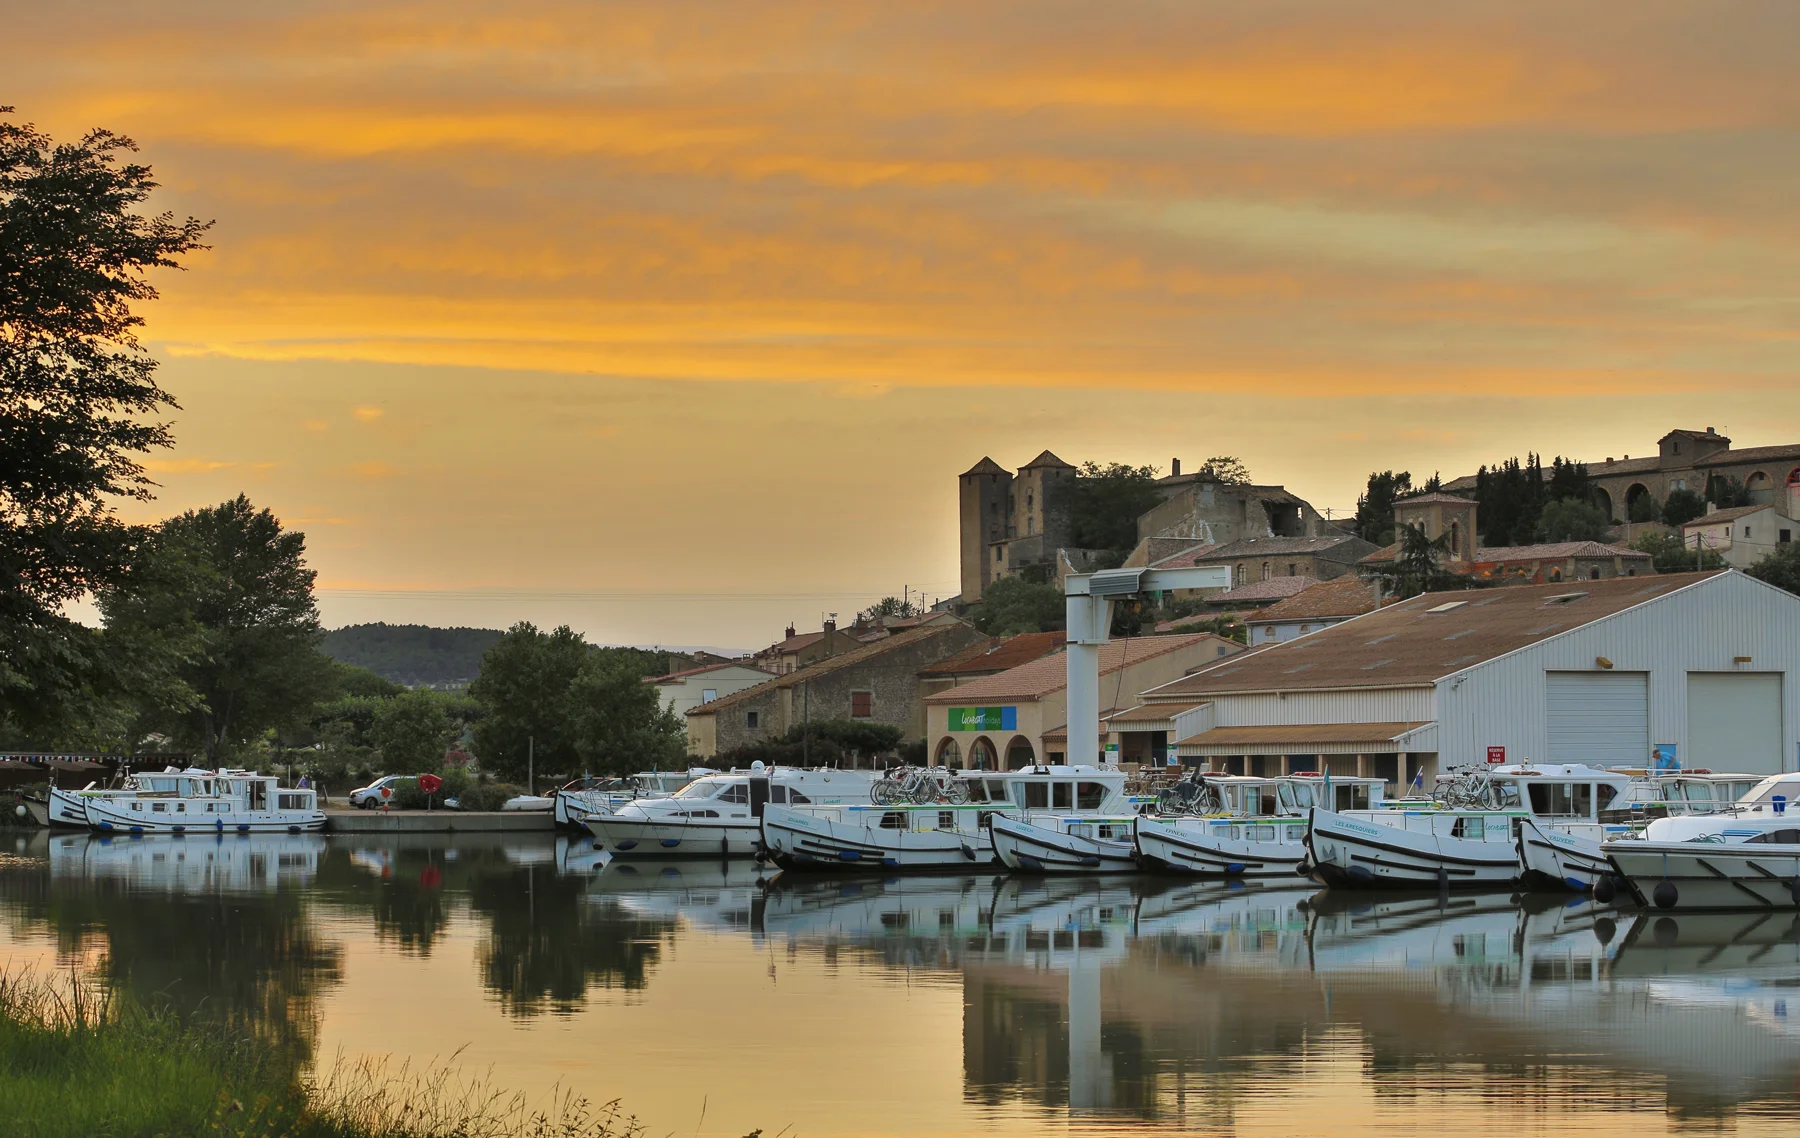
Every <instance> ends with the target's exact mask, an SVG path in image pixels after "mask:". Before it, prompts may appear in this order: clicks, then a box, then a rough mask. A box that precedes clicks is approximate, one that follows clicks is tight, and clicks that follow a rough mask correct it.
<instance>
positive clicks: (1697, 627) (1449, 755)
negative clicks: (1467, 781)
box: [1290, 573, 1800, 770]
mask: <svg viewBox="0 0 1800 1138" xmlns="http://www.w3.org/2000/svg"><path fill="white" fill-rule="evenodd" d="M1656 583H1657V579H1656V578H1654V577H1647V578H1645V579H1644V584H1645V588H1646V589H1652V588H1654V586H1655V585H1656ZM1569 590H1570V591H1571V592H1578V591H1579V590H1580V583H1579V582H1570V586H1569ZM1600 657H1604V658H1606V659H1607V660H1608V661H1610V662H1611V664H1612V669H1611V670H1612V671H1615V672H1644V673H1646V674H1647V676H1648V677H1649V694H1650V743H1651V745H1652V746H1654V745H1655V744H1658V743H1675V744H1676V745H1677V746H1678V748H1679V752H1678V754H1679V755H1680V756H1683V757H1685V756H1686V755H1687V754H1688V753H1689V751H1690V747H1689V744H1688V732H1687V674H1688V673H1689V672H1690V671H1695V672H1727V673H1729V672H1781V673H1784V677H1783V683H1782V740H1783V741H1782V746H1783V748H1784V752H1785V753H1784V754H1783V756H1782V767H1783V769H1784V770H1794V769H1796V768H1797V766H1800V756H1797V754H1796V751H1797V749H1800V597H1796V596H1793V595H1792V594H1790V593H1786V592H1783V591H1781V590H1779V589H1775V588H1773V587H1771V586H1769V585H1765V584H1763V583H1762V582H1761V581H1757V580H1755V579H1754V578H1751V577H1746V576H1745V575H1743V574H1742V573H1725V574H1721V575H1720V576H1717V577H1711V578H1708V579H1706V580H1704V581H1700V582H1698V583H1696V584H1692V585H1688V586H1685V587H1683V588H1679V589H1673V590H1670V591H1667V592H1664V593H1650V594H1647V595H1646V597H1645V600H1644V603H1643V604H1641V605H1638V606H1636V607H1634V608H1631V609H1628V610H1626V611H1624V612H1621V613H1617V614H1615V615H1613V616H1610V617H1607V618H1605V619H1602V620H1598V621H1595V622H1593V623H1592V624H1587V625H1583V626H1581V627H1579V628H1575V629H1571V630H1570V631H1568V632H1565V633H1561V634H1559V635H1556V636H1553V637H1551V638H1550V639H1547V640H1543V641H1540V642H1539V643H1537V644H1534V645H1532V646H1530V647H1528V648H1523V649H1521V650H1519V651H1518V652H1515V653H1512V654H1511V655H1508V656H1502V657H1499V658H1498V659H1494V660H1489V661H1486V662H1484V663H1481V664H1477V665H1475V666H1473V667H1471V668H1468V669H1465V670H1464V671H1461V672H1458V673H1456V674H1455V675H1453V676H1451V677H1449V678H1447V679H1446V680H1444V681H1441V682H1440V683H1439V685H1438V698H1437V707H1438V711H1439V715H1438V716H1437V719H1438V723H1439V731H1438V747H1439V754H1440V762H1441V764H1442V765H1443V766H1446V767H1447V766H1451V765H1455V764H1460V763H1470V762H1480V761H1482V759H1483V758H1484V757H1485V755H1486V750H1487V748H1488V747H1490V746H1504V747H1505V748H1506V757H1507V759H1508V760H1509V761H1517V760H1520V759H1526V758H1531V759H1543V758H1544V757H1545V755H1546V754H1547V752H1548V747H1549V739H1548V733H1547V724H1546V707H1545V697H1546V686H1547V685H1546V681H1545V673H1546V672H1550V671H1604V670H1607V669H1603V668H1602V667H1601V666H1600V665H1599V663H1598V662H1597V660H1598V658H1600ZM1735 657H1749V662H1748V663H1743V664H1739V663H1736V662H1735V661H1734V658H1735ZM1290 698H1291V697H1290ZM1644 761H1645V762H1646V763H1648V762H1649V761H1650V756H1649V755H1645V756H1644Z"/></svg>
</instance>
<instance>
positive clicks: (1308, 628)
mask: <svg viewBox="0 0 1800 1138" xmlns="http://www.w3.org/2000/svg"><path fill="white" fill-rule="evenodd" d="M1311 631H1312V625H1310V624H1303V625H1301V626H1300V635H1302V636H1305V635H1306V634H1307V633H1309V632H1311Z"/></svg>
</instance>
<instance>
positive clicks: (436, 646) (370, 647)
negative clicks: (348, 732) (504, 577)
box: [322, 624, 501, 687]
mask: <svg viewBox="0 0 1800 1138" xmlns="http://www.w3.org/2000/svg"><path fill="white" fill-rule="evenodd" d="M500 635H501V634H500V630H499V629H497V628H432V627H430V626H429V625H424V624H353V625H350V626H349V627H347V628H336V629H333V630H332V631H330V632H327V633H326V634H325V642H324V644H323V645H322V647H323V648H324V650H325V654H326V655H328V656H330V657H332V658H333V659H336V660H342V661H343V662H344V663H346V664H355V665H357V666H358V667H362V668H367V669H369V671H371V672H374V673H375V674H376V675H378V676H385V677H386V678H388V679H390V680H392V681H394V682H395V683H397V684H407V685H409V686H415V687H416V686H419V685H438V686H442V685H445V684H466V683H468V682H470V681H471V680H473V679H474V678H475V675H476V673H478V672H480V671H481V654H482V653H483V652H486V651H487V650H488V649H489V648H491V647H493V646H494V642H495V641H497V640H499V639H500Z"/></svg>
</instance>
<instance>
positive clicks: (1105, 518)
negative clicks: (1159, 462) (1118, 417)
mask: <svg viewBox="0 0 1800 1138" xmlns="http://www.w3.org/2000/svg"><path fill="white" fill-rule="evenodd" d="M1063 492H1064V493H1066V494H1067V495H1068V509H1069V544H1071V545H1073V546H1075V547H1076V548H1078V549H1107V550H1112V551H1114V552H1116V553H1119V554H1121V555H1123V554H1124V553H1128V552H1130V551H1131V549H1132V547H1134V546H1136V545H1137V540H1138V533H1137V520H1138V518H1139V517H1140V516H1141V515H1143V514H1145V513H1147V512H1148V511H1149V510H1151V509H1152V508H1153V507H1155V506H1156V505H1157V504H1158V503H1159V502H1161V501H1162V495H1161V494H1159V493H1158V492H1157V490H1156V468H1155V467H1154V466H1127V465H1126V464H1124V463H1122V462H1114V463H1109V464H1107V465H1106V466H1101V465H1100V464H1099V463H1097V462H1088V463H1083V464H1082V467H1081V470H1080V471H1079V472H1078V473H1077V474H1076V477H1075V478H1074V479H1073V480H1072V481H1070V482H1069V483H1067V484H1066V486H1065V489H1064V491H1063Z"/></svg>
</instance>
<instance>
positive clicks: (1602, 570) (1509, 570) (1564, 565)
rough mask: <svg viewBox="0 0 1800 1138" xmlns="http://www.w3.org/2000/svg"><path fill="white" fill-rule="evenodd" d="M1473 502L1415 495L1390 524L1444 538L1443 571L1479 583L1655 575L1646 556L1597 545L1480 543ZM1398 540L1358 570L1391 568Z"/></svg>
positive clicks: (1537, 582) (1544, 582)
mask: <svg viewBox="0 0 1800 1138" xmlns="http://www.w3.org/2000/svg"><path fill="white" fill-rule="evenodd" d="M1475 510H1476V505H1475V503H1474V502H1473V501H1472V500H1470V499H1468V498H1463V497H1459V496H1457V495H1455V494H1419V495H1415V496H1414V497H1411V498H1402V499H1400V500H1399V501H1397V502H1395V503H1394V525H1395V526H1396V527H1405V526H1415V527H1418V528H1419V529H1422V530H1423V531H1424V533H1425V536H1426V537H1428V538H1430V539H1432V540H1433V541H1436V540H1437V539H1438V538H1440V537H1443V538H1444V539H1445V544H1446V551H1445V554H1444V559H1443V563H1442V568H1444V569H1446V570H1448V571H1450V572H1452V573H1463V574H1466V575H1468V576H1471V577H1475V578H1477V579H1480V580H1491V581H1497V582H1503V583H1506V584H1521V585H1549V584H1555V583H1556V582H1558V581H1600V580H1605V579H1607V578H1609V577H1644V576H1650V575H1653V574H1655V572H1656V567H1655V565H1654V564H1653V563H1652V560H1651V557H1650V555H1649V554H1648V553H1640V552H1638V551H1637V550H1635V549H1630V548H1627V547H1625V546H1622V545H1610V544H1608V543H1606V542H1599V541H1557V542H1548V543H1545V544H1541V545H1481V544H1479V538H1478V535H1479V534H1480V532H1481V531H1480V530H1478V529H1477V528H1476V526H1475ZM1399 555H1400V542H1398V541H1396V542H1395V543H1394V544H1392V545H1390V546H1388V547H1386V548H1385V549H1379V550H1376V551H1375V552H1374V553H1371V554H1369V555H1368V556H1367V557H1365V558H1363V559H1362V563H1361V566H1360V568H1361V569H1362V570H1363V571H1364V572H1365V573H1374V572H1378V571H1381V570H1385V569H1388V568H1390V567H1392V566H1393V565H1394V563H1395V561H1396V560H1397V559H1398V557H1399Z"/></svg>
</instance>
